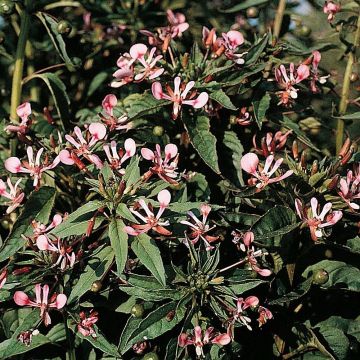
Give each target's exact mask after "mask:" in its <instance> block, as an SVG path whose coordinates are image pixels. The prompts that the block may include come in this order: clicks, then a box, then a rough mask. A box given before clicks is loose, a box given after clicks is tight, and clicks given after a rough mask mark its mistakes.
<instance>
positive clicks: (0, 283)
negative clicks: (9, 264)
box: [0, 268, 8, 289]
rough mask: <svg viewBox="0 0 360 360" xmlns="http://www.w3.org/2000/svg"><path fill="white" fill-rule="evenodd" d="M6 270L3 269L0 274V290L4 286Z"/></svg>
mask: <svg viewBox="0 0 360 360" xmlns="http://www.w3.org/2000/svg"><path fill="white" fill-rule="evenodd" d="M7 274H8V272H7V268H5V269H3V271H2V272H1V273H0V289H1V288H2V287H3V286H4V285H5V283H6V279H7Z"/></svg>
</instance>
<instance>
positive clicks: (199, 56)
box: [190, 42, 204, 65]
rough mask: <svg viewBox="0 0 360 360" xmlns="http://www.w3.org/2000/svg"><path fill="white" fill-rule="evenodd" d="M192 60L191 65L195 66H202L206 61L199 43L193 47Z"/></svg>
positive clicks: (195, 43)
mask: <svg viewBox="0 0 360 360" xmlns="http://www.w3.org/2000/svg"><path fill="white" fill-rule="evenodd" d="M190 58H191V63H193V64H195V65H200V64H201V63H202V61H203V59H204V55H203V53H202V52H201V50H200V48H199V44H198V43H197V42H194V45H193V46H192V49H191V55H190Z"/></svg>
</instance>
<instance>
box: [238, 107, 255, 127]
mask: <svg viewBox="0 0 360 360" xmlns="http://www.w3.org/2000/svg"><path fill="white" fill-rule="evenodd" d="M236 122H237V123H238V124H239V125H241V126H247V125H250V124H251V123H252V117H251V116H250V113H249V112H248V111H247V108H246V107H242V108H241V109H240V114H239V115H238V116H237V117H236Z"/></svg>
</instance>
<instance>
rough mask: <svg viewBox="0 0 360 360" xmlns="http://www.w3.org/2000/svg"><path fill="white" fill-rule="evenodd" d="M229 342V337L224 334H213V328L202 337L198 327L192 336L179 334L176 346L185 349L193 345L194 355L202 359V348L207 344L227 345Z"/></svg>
mask: <svg viewBox="0 0 360 360" xmlns="http://www.w3.org/2000/svg"><path fill="white" fill-rule="evenodd" d="M230 342H231V337H230V336H229V335H228V334H226V333H224V334H219V333H216V332H214V328H213V327H209V328H208V329H207V330H206V331H205V333H204V335H203V331H202V329H201V327H200V326H195V328H194V335H189V334H187V333H181V334H180V335H179V337H178V344H179V346H180V347H186V346H188V345H194V346H195V351H196V355H197V356H198V357H204V356H205V355H204V350H203V347H204V346H205V345H207V344H217V345H221V346H224V345H227V344H229V343H230Z"/></svg>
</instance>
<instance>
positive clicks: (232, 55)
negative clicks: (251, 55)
mask: <svg viewBox="0 0 360 360" xmlns="http://www.w3.org/2000/svg"><path fill="white" fill-rule="evenodd" d="M243 43H244V36H243V35H242V34H241V32H240V31H236V30H230V31H228V32H227V33H222V39H221V45H223V46H224V47H225V52H224V53H225V56H226V57H227V58H228V59H230V60H232V61H234V62H235V64H238V65H242V64H244V63H245V60H244V59H243V56H244V55H245V54H247V52H243V53H241V54H239V53H237V50H238V48H239V47H240V46H241V45H242V44H243Z"/></svg>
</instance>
